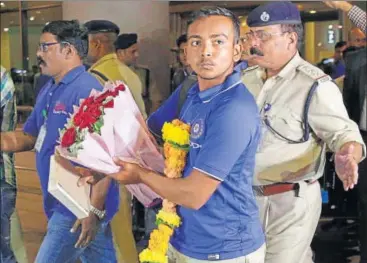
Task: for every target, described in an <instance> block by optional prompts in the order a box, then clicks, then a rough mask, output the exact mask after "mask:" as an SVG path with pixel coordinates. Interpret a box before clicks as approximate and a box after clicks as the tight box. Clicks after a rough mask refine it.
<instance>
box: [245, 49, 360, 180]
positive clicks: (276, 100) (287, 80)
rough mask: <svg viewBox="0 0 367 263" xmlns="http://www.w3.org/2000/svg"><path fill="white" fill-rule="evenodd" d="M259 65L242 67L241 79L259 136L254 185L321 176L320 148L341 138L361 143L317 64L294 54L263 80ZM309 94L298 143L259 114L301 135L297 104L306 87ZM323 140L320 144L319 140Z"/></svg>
mask: <svg viewBox="0 0 367 263" xmlns="http://www.w3.org/2000/svg"><path fill="white" fill-rule="evenodd" d="M263 79H265V78H264V70H263V69H261V68H260V67H252V68H249V69H246V70H244V71H243V77H242V80H243V82H244V84H245V85H246V87H247V88H248V89H249V90H250V92H251V93H252V94H253V95H254V97H255V98H256V101H257V105H258V107H259V110H260V115H261V118H262V120H263V121H262V126H263V127H262V140H261V142H260V145H259V148H258V151H257V154H256V167H255V179H254V184H255V185H266V184H273V183H277V182H297V181H302V180H313V179H317V178H319V177H321V176H322V174H323V169H324V163H325V149H326V146H328V147H329V148H330V149H331V150H332V151H333V152H336V151H338V150H339V149H340V147H341V146H343V145H344V144H345V143H347V142H351V141H355V142H358V143H360V144H362V145H363V147H364V156H365V153H366V148H365V145H364V143H363V139H362V137H361V135H360V133H359V129H358V125H357V124H356V123H354V122H353V121H352V120H350V119H349V117H348V114H347V111H346V109H345V106H344V103H343V99H342V94H341V92H340V91H339V89H338V87H337V86H336V85H335V84H334V83H333V82H332V81H331V78H330V77H329V76H327V75H325V74H324V73H323V72H322V71H321V70H320V69H318V68H317V67H315V66H313V65H311V64H309V63H308V62H306V61H305V60H303V59H302V58H301V57H300V56H299V54H298V53H297V54H296V55H295V56H294V57H293V59H292V60H291V61H290V62H289V63H288V64H287V65H286V66H285V67H284V68H283V69H282V70H281V71H280V72H279V74H278V75H276V76H273V77H271V78H269V79H267V80H266V81H265V82H264V81H263ZM315 81H318V83H319V85H318V87H317V89H316V91H315V93H314V94H313V97H312V100H311V104H310V108H309V112H308V122H309V124H310V127H311V129H312V131H311V134H310V139H309V140H308V141H307V142H304V143H298V144H294V143H289V142H288V141H286V140H285V139H283V138H281V137H280V136H278V135H277V134H275V133H274V132H273V131H272V130H271V128H269V126H267V125H266V124H265V122H264V120H265V116H267V119H268V120H269V123H270V125H271V127H272V129H274V130H275V131H277V132H278V133H280V134H281V135H282V136H284V137H287V138H289V139H291V140H295V141H298V140H300V139H301V138H302V136H303V130H304V129H303V125H304V123H303V109H304V106H305V101H306V98H307V95H308V92H309V91H310V89H311V86H312V85H313V83H314V82H315ZM325 143H326V145H325Z"/></svg>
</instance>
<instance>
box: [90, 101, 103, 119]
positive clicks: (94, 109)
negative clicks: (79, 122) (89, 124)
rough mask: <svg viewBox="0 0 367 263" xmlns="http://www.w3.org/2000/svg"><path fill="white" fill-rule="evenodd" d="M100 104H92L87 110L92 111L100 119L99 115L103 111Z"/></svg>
mask: <svg viewBox="0 0 367 263" xmlns="http://www.w3.org/2000/svg"><path fill="white" fill-rule="evenodd" d="M100 106H101V105H100V104H97V103H96V104H94V105H92V106H90V107H89V108H88V109H87V111H86V112H88V113H90V114H91V115H92V116H93V117H94V118H96V119H99V117H100V116H101V115H102V111H101V109H100Z"/></svg>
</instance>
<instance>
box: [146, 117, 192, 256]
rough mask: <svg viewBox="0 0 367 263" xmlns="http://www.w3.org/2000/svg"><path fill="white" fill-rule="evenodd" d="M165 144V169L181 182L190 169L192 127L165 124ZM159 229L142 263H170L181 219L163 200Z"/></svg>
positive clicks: (173, 208)
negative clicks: (172, 241)
mask: <svg viewBox="0 0 367 263" xmlns="http://www.w3.org/2000/svg"><path fill="white" fill-rule="evenodd" d="M162 135H163V141H164V145H163V147H164V156H165V168H164V174H165V176H167V177H168V178H172V179H175V178H180V177H181V176H182V171H183V169H184V168H185V165H186V155H187V152H188V151H189V142H190V126H189V125H188V124H185V123H183V122H182V121H180V120H177V119H176V120H173V121H172V122H169V123H167V122H166V123H165V124H164V125H163V128H162ZM156 224H157V226H158V228H157V229H155V230H153V232H152V233H151V234H150V239H149V244H148V248H146V249H144V250H143V251H142V252H141V253H140V255H139V260H140V262H141V263H167V262H168V258H167V255H166V254H167V249H168V244H169V240H170V237H171V236H172V234H173V231H174V229H175V228H176V227H179V226H180V224H181V219H180V217H179V216H178V215H177V212H176V204H174V203H172V202H170V201H169V200H166V199H164V200H163V207H162V209H161V210H160V211H159V212H158V214H157V217H156Z"/></svg>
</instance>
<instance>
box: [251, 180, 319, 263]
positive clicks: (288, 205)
mask: <svg viewBox="0 0 367 263" xmlns="http://www.w3.org/2000/svg"><path fill="white" fill-rule="evenodd" d="M256 200H257V203H258V206H259V209H260V219H261V221H262V224H263V228H264V233H265V235H266V255H265V263H311V262H313V260H312V251H311V248H310V245H311V242H312V238H313V236H314V234H315V231H316V227H317V224H318V221H319V219H320V215H321V205H322V202H321V190H320V184H319V183H318V182H314V183H312V184H308V183H306V182H300V183H299V189H297V190H295V191H289V192H285V193H280V194H276V195H271V196H260V195H259V194H257V196H256Z"/></svg>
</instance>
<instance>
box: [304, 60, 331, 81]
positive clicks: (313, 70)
mask: <svg viewBox="0 0 367 263" xmlns="http://www.w3.org/2000/svg"><path fill="white" fill-rule="evenodd" d="M297 69H298V70H299V71H300V72H303V73H304V74H305V75H307V76H308V77H310V78H312V79H313V80H319V79H320V78H324V77H328V75H326V74H325V73H324V72H323V71H322V70H321V69H319V68H317V67H315V66H312V65H307V64H303V65H301V66H299V67H298V68H297Z"/></svg>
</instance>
